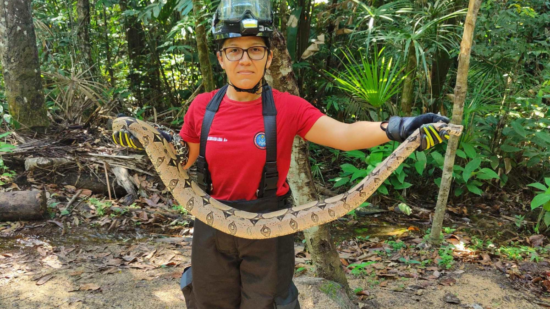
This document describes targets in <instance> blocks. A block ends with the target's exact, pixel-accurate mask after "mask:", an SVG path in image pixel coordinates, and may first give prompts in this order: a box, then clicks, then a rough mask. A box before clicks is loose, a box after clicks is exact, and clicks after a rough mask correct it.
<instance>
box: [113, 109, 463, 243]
mask: <svg viewBox="0 0 550 309" xmlns="http://www.w3.org/2000/svg"><path fill="white" fill-rule="evenodd" d="M434 127H435V128H436V129H437V130H438V131H439V130H441V129H442V128H443V127H444V128H445V130H446V131H447V132H448V133H449V134H450V135H455V136H459V135H460V134H461V133H462V126H459V125H452V124H443V123H437V124H434ZM123 129H125V130H128V131H129V132H131V133H132V134H133V135H134V136H135V137H136V138H137V139H138V140H139V141H140V142H141V144H142V145H143V146H144V148H145V151H146V152H147V155H148V156H149V159H151V162H152V163H153V165H154V167H155V169H156V171H157V172H158V174H159V176H160V178H161V179H162V181H163V182H164V184H165V185H166V187H167V188H168V189H169V190H170V191H171V192H172V195H173V196H174V198H175V199H176V200H177V201H178V203H180V204H181V205H182V206H183V207H184V208H185V209H186V210H187V211H188V212H189V213H191V214H192V215H193V216H195V217H196V218H197V219H199V220H201V221H202V222H204V223H206V224H208V225H210V226H212V227H214V228H216V229H218V230H220V231H222V232H224V233H227V234H231V235H234V236H237V237H242V238H248V239H266V238H273V237H278V236H284V235H288V234H292V233H296V232H298V231H302V230H305V229H308V228H310V227H313V226H317V225H321V224H324V223H327V222H331V221H334V220H336V219H338V218H340V217H342V216H344V215H345V214H347V213H348V212H350V211H351V210H353V209H355V208H357V207H359V205H361V204H362V203H363V202H364V201H365V200H366V199H367V198H369V197H370V196H371V195H372V194H373V193H374V192H375V191H376V189H378V187H379V186H380V185H381V184H382V183H383V182H384V181H385V180H386V178H388V177H389V176H390V175H391V173H392V172H393V171H394V170H395V169H396V168H397V167H398V166H399V165H400V164H401V163H402V162H403V161H404V160H405V159H406V158H408V157H409V155H410V154H411V153H412V152H413V151H415V150H416V149H417V148H418V146H419V145H420V133H419V130H417V131H416V132H415V133H414V134H412V135H411V136H409V138H407V140H406V141H404V142H403V143H402V144H401V145H400V146H399V147H397V149H396V150H395V151H394V152H393V153H392V154H391V155H390V156H389V157H388V158H386V160H384V161H383V162H382V163H380V164H379V165H378V166H377V167H376V168H375V169H374V170H373V171H372V172H371V173H370V174H369V175H368V176H367V177H366V178H365V179H363V180H362V181H361V182H360V183H359V184H357V185H356V186H354V187H353V188H351V189H350V190H348V191H347V192H345V193H343V194H340V195H337V196H334V197H331V198H328V199H325V200H322V201H314V202H310V203H307V204H304V205H300V206H296V207H292V208H286V209H282V210H278V211H273V212H269V213H252V212H246V211H242V210H237V209H235V208H232V207H230V206H227V205H224V204H222V203H221V202H218V201H217V200H215V199H214V198H212V197H211V196H210V195H208V194H206V193H205V192H204V191H203V190H202V189H201V188H200V187H199V186H198V185H197V184H196V183H195V182H193V181H191V179H190V178H189V174H188V173H187V172H186V171H185V170H184V169H183V165H182V164H180V161H178V159H177V158H176V153H175V150H174V147H173V145H172V144H171V143H170V142H168V141H167V140H166V139H165V138H164V137H163V135H162V134H160V132H159V131H158V130H157V129H156V128H154V127H153V126H152V125H151V124H149V123H147V122H144V121H141V120H137V119H134V118H129V117H122V118H117V119H116V120H115V121H114V122H113V130H114V131H120V130H123Z"/></svg>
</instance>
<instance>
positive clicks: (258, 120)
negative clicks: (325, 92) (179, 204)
mask: <svg viewBox="0 0 550 309" xmlns="http://www.w3.org/2000/svg"><path fill="white" fill-rule="evenodd" d="M216 92H217V90H214V91H212V92H210V93H203V94H200V95H198V96H197V97H196V98H195V100H193V102H192V103H191V106H190V107H189V110H188V111H187V113H186V114H185V117H184V124H183V127H182V128H181V131H180V136H181V137H182V138H183V140H185V141H187V142H190V143H200V135H201V128H202V119H203V118H204V113H205V110H206V106H207V105H208V103H209V102H210V100H211V99H212V97H214V94H215V93H216ZM273 99H274V101H275V107H276V108H277V170H278V172H279V181H278V183H277V187H278V188H277V195H278V196H282V195H284V194H286V193H287V192H288V190H289V188H288V184H287V183H286V182H285V180H286V177H287V174H288V170H289V168H290V156H291V153H292V142H293V140H294V137H295V136H296V135H300V136H301V137H302V138H304V136H305V135H306V134H307V132H308V131H309V129H311V127H312V126H313V124H315V122H316V121H317V120H318V119H319V118H320V117H321V116H323V115H324V114H323V113H322V112H321V111H319V110H318V109H317V108H315V107H314V106H313V105H311V104H310V103H309V102H307V101H306V100H304V99H302V98H300V97H297V96H294V95H291V94H289V93H287V92H284V93H283V92H280V91H278V90H275V89H273ZM264 132H265V131H264V119H263V116H262V99H261V98H259V99H257V100H254V101H250V102H239V101H233V100H231V99H229V98H228V97H227V95H226V96H225V97H224V98H223V100H222V102H221V104H220V108H219V110H218V112H217V113H216V115H215V116H214V121H213V122H212V126H211V127H210V133H209V135H208V141H207V143H206V162H207V163H208V170H209V171H210V174H211V177H212V187H213V190H212V194H211V195H212V197H214V198H216V199H218V200H228V201H234V200H240V199H244V200H254V199H256V190H257V189H258V187H259V185H260V180H261V177H262V171H263V168H264V165H265V160H266V152H265V135H263V134H264Z"/></svg>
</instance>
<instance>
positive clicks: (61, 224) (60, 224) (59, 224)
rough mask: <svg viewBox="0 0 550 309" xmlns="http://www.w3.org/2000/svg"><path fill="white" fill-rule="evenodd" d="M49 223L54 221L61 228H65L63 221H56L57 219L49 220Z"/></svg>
mask: <svg viewBox="0 0 550 309" xmlns="http://www.w3.org/2000/svg"><path fill="white" fill-rule="evenodd" d="M48 222H49V223H53V224H55V225H57V226H59V227H60V228H63V223H61V222H59V221H55V220H48Z"/></svg>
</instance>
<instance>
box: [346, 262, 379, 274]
mask: <svg viewBox="0 0 550 309" xmlns="http://www.w3.org/2000/svg"><path fill="white" fill-rule="evenodd" d="M375 263H376V262H375V261H368V262H361V263H352V264H349V265H348V268H349V269H351V272H350V273H351V274H352V275H354V276H364V275H368V273H367V270H366V268H367V267H368V266H370V265H372V264H375Z"/></svg>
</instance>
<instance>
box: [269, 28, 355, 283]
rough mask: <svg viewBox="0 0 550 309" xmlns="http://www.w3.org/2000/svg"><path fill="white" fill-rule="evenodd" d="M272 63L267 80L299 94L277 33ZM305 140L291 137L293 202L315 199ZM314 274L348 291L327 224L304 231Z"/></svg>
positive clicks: (278, 86) (282, 88)
mask: <svg viewBox="0 0 550 309" xmlns="http://www.w3.org/2000/svg"><path fill="white" fill-rule="evenodd" d="M272 45H273V53H274V55H273V62H272V64H271V68H269V69H268V72H267V73H268V76H266V79H267V80H268V82H269V83H270V84H271V85H273V87H274V88H276V89H278V90H280V91H286V92H289V93H291V94H294V95H299V91H298V85H297V83H296V76H295V75H294V73H293V72H292V60H291V58H290V55H289V53H288V51H287V49H286V42H285V39H284V37H283V35H282V34H281V33H280V32H277V31H276V32H274V34H273V41H272ZM308 157H309V155H308V148H307V143H306V142H305V141H304V140H303V139H302V138H300V137H296V138H294V145H293V147H292V161H291V163H290V171H289V174H288V175H289V177H288V181H289V184H290V188H291V189H292V195H293V198H294V203H295V204H296V205H301V204H305V203H308V202H311V201H314V200H316V199H317V192H316V190H315V185H314V183H313V177H312V176H311V170H310V167H309V160H308ZM304 235H305V238H306V241H307V246H308V248H309V250H310V253H311V256H312V259H313V264H314V265H315V269H316V272H317V275H318V276H320V277H323V278H325V279H328V280H332V281H335V282H338V283H339V284H341V285H342V286H343V287H344V288H345V289H346V291H349V284H348V282H347V279H346V275H345V274H344V271H343V270H342V266H341V262H340V257H339V255H338V252H337V251H336V246H335V245H334V242H333V241H332V237H331V234H330V225H328V224H325V225H322V226H317V227H314V228H311V229H308V230H305V231H304Z"/></svg>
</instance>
